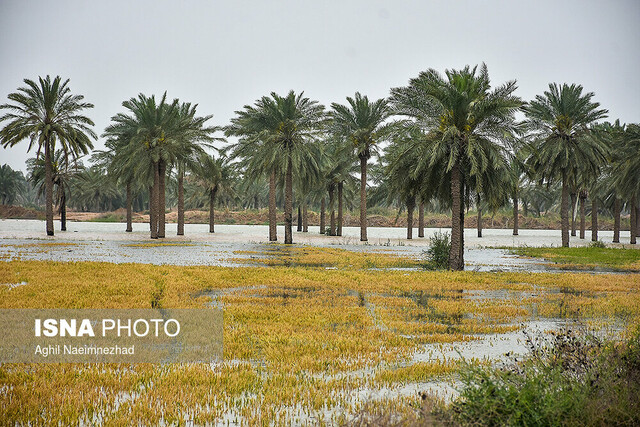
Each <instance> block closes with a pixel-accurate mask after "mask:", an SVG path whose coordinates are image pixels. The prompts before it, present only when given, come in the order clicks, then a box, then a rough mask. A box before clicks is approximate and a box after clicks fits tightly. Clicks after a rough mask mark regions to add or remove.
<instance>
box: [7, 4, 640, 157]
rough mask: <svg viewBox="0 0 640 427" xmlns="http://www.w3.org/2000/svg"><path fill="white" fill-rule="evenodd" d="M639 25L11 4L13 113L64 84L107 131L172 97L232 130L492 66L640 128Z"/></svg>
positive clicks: (371, 11) (496, 73)
mask: <svg viewBox="0 0 640 427" xmlns="http://www.w3.org/2000/svg"><path fill="white" fill-rule="evenodd" d="M639 23H640V1H639V0H626V1H623V0H619V1H618V0H608V1H604V0H603V1H589V0H576V1H558V0H555V1H540V0H538V1H529V2H524V1H517V0H505V1H494V0H484V1H481V0H475V1H455V0H449V1H447V0H441V1H436V0H430V1H401V0H396V1H374V0H358V1H355V0H354V1H349V0H342V1H319V0H315V1H303V0H295V1H267V0H262V1H243V0H229V1H207V2H205V1H158V0H153V1H139V0H127V1H112V0H110V1H102V2H99V1H86V0H83V1H65V0H56V1H29V0H0V54H1V55H0V57H1V58H2V59H1V65H0V103H5V102H6V101H7V98H6V96H7V94H9V93H10V92H14V91H15V90H16V89H17V88H18V87H19V86H22V80H23V79H24V78H31V79H37V77H38V76H45V75H47V74H51V75H52V76H55V75H60V76H62V77H64V78H70V79H71V82H70V87H71V90H72V91H73V92H74V93H78V94H82V95H84V96H85V99H86V100H87V101H88V102H91V103H93V104H94V105H95V108H94V109H92V110H89V111H87V114H88V115H89V116H90V117H91V118H92V119H93V121H94V122H95V123H96V128H95V130H96V133H98V134H101V133H102V131H103V130H104V128H105V126H106V125H107V124H108V123H109V120H110V118H111V116H113V115H114V114H116V113H118V112H121V111H123V108H122V107H121V103H122V101H124V100H126V99H129V98H131V97H135V96H136V95H137V94H138V93H140V92H142V93H144V94H147V95H151V94H157V95H161V94H162V93H163V92H164V91H165V90H166V91H168V95H169V97H170V98H175V97H177V98H180V100H182V101H189V102H192V103H197V104H199V107H198V112H199V113H200V114H201V115H205V114H213V115H214V118H213V123H214V124H217V125H225V124H227V122H228V121H229V119H230V118H231V117H232V116H233V113H234V111H235V110H238V109H241V108H242V107H243V105H246V104H252V103H253V102H254V101H255V100H256V99H257V98H259V97H261V96H263V95H267V94H268V93H269V92H271V91H275V92H278V93H280V94H284V93H286V92H287V91H288V90H290V89H294V90H296V91H301V90H304V91H305V94H306V95H307V96H309V97H310V98H312V99H317V100H319V101H320V102H322V103H323V104H325V105H328V104H329V103H331V102H334V101H337V102H341V103H343V102H345V97H346V96H349V95H350V96H353V94H354V93H355V92H356V91H360V92H361V93H363V94H366V95H368V96H369V97H373V98H380V97H385V96H388V94H389V89H390V88H391V87H396V86H402V85H405V84H406V83H407V82H408V80H409V78H411V77H415V76H416V75H417V74H418V72H420V71H422V70H426V69H427V68H435V69H437V70H440V71H444V70H445V69H447V68H461V67H463V66H464V65H466V64H471V65H475V64H478V63H480V62H483V61H484V62H486V64H487V66H488V68H489V75H490V77H491V80H492V82H493V83H494V84H501V83H503V82H505V81H506V80H511V79H516V80H517V81H518V86H519V89H518V92H517V93H518V95H519V96H521V97H522V98H524V99H525V100H529V99H531V98H533V97H534V96H535V95H536V94H539V93H542V92H543V91H544V90H545V89H546V88H547V86H548V84H549V83H550V82H558V83H563V82H567V83H574V82H575V83H580V84H582V85H583V86H584V87H585V89H586V90H587V91H593V92H595V94H596V96H595V100H597V101H599V102H600V103H601V104H602V106H603V107H605V108H607V109H609V111H610V115H609V117H610V119H616V118H619V119H620V120H621V121H623V122H640V85H639V84H638V74H639V73H640V55H639V52H640V50H639V49H638V48H639V45H640V25H639ZM95 146H96V148H102V146H103V145H102V140H101V139H99V140H98V141H97V142H96V143H95ZM26 148H27V144H26V143H24V144H20V145H18V146H16V147H15V148H13V149H6V150H3V149H1V148H0V164H2V163H9V164H10V165H11V167H13V168H17V169H21V170H25V165H24V161H25V160H26V159H27V158H28V157H31V156H33V155H35V153H33V152H32V153H29V154H27V153H26Z"/></svg>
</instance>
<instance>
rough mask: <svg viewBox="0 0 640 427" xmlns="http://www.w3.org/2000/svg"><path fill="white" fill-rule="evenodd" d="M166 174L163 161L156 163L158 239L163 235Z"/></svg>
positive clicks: (165, 165)
mask: <svg viewBox="0 0 640 427" xmlns="http://www.w3.org/2000/svg"><path fill="white" fill-rule="evenodd" d="M166 174H167V164H166V163H165V162H164V160H160V161H159V162H158V175H159V177H160V181H159V185H158V237H160V238H164V235H165V208H166V202H165V199H166V184H165V183H166Z"/></svg>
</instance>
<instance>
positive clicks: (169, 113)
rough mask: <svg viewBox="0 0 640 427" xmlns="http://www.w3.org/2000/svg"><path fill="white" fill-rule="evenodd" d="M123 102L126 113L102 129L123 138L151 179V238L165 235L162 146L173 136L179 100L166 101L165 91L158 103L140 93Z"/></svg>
mask: <svg viewBox="0 0 640 427" xmlns="http://www.w3.org/2000/svg"><path fill="white" fill-rule="evenodd" d="M122 106H123V107H125V108H126V109H127V110H129V113H130V114H129V115H127V114H123V113H118V114H116V115H115V116H113V117H112V118H111V122H112V123H111V124H110V125H109V126H107V128H106V129H105V131H104V136H106V137H108V138H124V139H125V140H126V141H129V142H128V144H125V147H126V151H127V153H128V156H130V158H131V159H135V160H134V162H135V163H136V165H137V168H138V169H139V171H144V176H145V178H147V179H146V181H148V182H151V181H152V182H153V185H151V186H150V188H149V193H150V194H149V225H150V234H151V238H152V239H157V238H158V237H164V181H165V174H166V166H167V163H168V162H169V161H170V156H169V154H168V152H167V151H166V150H165V149H164V148H165V146H166V144H167V142H168V140H170V138H172V137H174V136H175V130H176V128H177V126H176V121H177V117H178V114H177V112H178V109H179V104H178V100H177V99H174V100H173V102H172V103H170V104H169V103H168V102H167V94H166V92H165V94H164V95H163V96H162V98H161V100H160V102H159V103H157V102H156V99H155V96H151V97H147V96H145V95H143V94H139V95H138V97H137V98H131V99H129V100H128V101H124V102H123V103H122Z"/></svg>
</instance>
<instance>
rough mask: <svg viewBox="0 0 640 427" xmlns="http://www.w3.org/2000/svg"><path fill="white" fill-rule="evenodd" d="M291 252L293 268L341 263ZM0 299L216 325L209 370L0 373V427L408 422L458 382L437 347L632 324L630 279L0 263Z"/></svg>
mask: <svg viewBox="0 0 640 427" xmlns="http://www.w3.org/2000/svg"><path fill="white" fill-rule="evenodd" d="M287 249H289V248H287ZM290 249H291V250H292V254H291V255H290V256H291V257H292V259H301V260H303V261H305V260H306V261H308V260H309V259H313V258H315V257H320V258H323V261H322V264H324V263H327V262H328V261H327V259H330V260H332V261H330V262H331V263H339V262H340V259H341V258H346V257H345V256H344V254H343V256H341V255H340V251H339V250H334V249H330V250H326V251H325V250H315V249H316V248H314V250H312V251H308V250H307V249H308V248H304V247H302V248H295V247H294V248H290ZM278 250H280V248H278ZM377 255H378V254H376V256H377ZM359 256H360V254H355V255H354V256H353V258H352V259H351V260H350V262H352V263H354V264H352V265H353V266H356V265H360V264H358V262H359V261H358V260H359ZM379 256H380V257H383V256H384V255H383V254H379ZM305 257H308V258H305ZM392 262H396V261H392ZM303 263H304V262H303ZM364 263H365V264H366V262H364ZM333 266H334V267H335V266H336V265H335V264H334V265H333ZM88 277H91V278H92V280H90V281H89V280H87V278H88ZM16 283H19V284H20V285H21V286H11V285H12V284H16ZM0 284H3V285H0V307H1V308H12V307H14V308H17V307H19V308H45V307H55V308H98V307H99V308H148V307H152V306H153V307H164V308H188V307H206V306H207V305H209V304H216V305H217V306H222V307H223V309H224V319H225V323H224V361H223V362H222V363H221V364H217V365H213V366H211V365H204V364H188V365H179V364H178V365H175V364H174V365H145V364H140V365H124V364H109V365H105V364H77V365H68V364H66V365H65V364H59V365H54V364H32V365H24V364H4V365H2V366H1V367H0V390H2V392H0V423H2V424H5V423H14V422H18V423H20V422H24V423H26V422H29V421H31V422H36V423H47V424H51V423H53V424H56V423H62V424H69V423H78V422H86V423H91V422H110V423H115V424H131V423H133V424H138V423H145V424H155V423H160V422H165V423H179V422H183V421H188V420H191V421H193V422H195V423H196V424H203V423H207V422H222V423H226V420H229V421H230V422H235V420H238V422H240V420H242V422H244V423H247V424H255V423H267V424H269V423H276V424H282V423H296V422H298V423H301V422H306V421H305V420H310V419H320V420H325V421H330V422H335V423H339V422H348V421H349V420H350V419H351V417H352V416H353V415H352V414H357V413H359V412H360V411H362V410H364V409H365V408H366V407H374V408H377V409H382V408H384V410H385V411H387V412H391V411H399V412H400V413H403V414H405V415H408V414H412V413H415V408H416V407H419V405H420V404H421V397H420V396H418V395H417V394H415V392H402V391H401V390H403V389H404V390H406V389H407V387H409V390H412V388H411V387H413V389H415V390H420V389H423V388H426V385H425V384H426V383H428V382H430V381H446V380H448V379H451V378H455V377H456V376H457V373H458V372H460V368H461V365H460V362H459V361H458V360H456V357H450V356H438V351H439V350H438V349H439V348H440V347H439V346H442V345H444V344H445V343H452V342H458V343H464V342H475V341H478V342H481V341H482V339H483V337H488V336H491V334H510V333H518V332H517V331H519V330H520V329H521V328H522V327H523V322H526V321H527V320H529V319H535V318H554V319H566V320H567V321H571V322H574V321H580V322H583V323H585V324H591V325H594V326H596V325H601V326H602V325H611V324H613V325H625V326H627V325H628V328H629V330H630V328H633V327H634V325H638V324H640V276H638V275H590V274H570V273H565V274H562V275H557V274H535V275H533V274H522V273H501V274H495V273H474V272H425V271H410V272H408V271H372V270H366V269H358V268H350V267H345V268H342V267H341V268H340V269H338V270H331V269H329V270H328V269H326V268H303V267H284V266H278V267H271V268H264V267H263V268H259V267H246V268H222V267H179V266H155V265H145V264H110V263H96V262H73V263H59V262H49V261H11V262H3V263H0ZM5 285H9V286H5ZM622 334H623V336H624V335H625V334H626V330H623V331H622ZM429 354H431V356H427V355H429ZM420 355H422V356H420ZM425 357H426V358H425ZM479 357H480V356H479ZM485 363H486V362H482V361H480V360H478V361H476V362H473V365H474V366H477V365H478V364H485ZM45 378H46V380H44V379H45ZM376 396H377V397H376ZM318 417H319V418H318Z"/></svg>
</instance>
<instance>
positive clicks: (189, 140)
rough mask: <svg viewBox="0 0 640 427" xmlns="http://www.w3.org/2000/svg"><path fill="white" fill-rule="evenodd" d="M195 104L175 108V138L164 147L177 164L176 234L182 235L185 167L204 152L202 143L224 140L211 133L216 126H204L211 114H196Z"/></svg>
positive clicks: (195, 160)
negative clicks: (176, 128) (202, 115)
mask: <svg viewBox="0 0 640 427" xmlns="http://www.w3.org/2000/svg"><path fill="white" fill-rule="evenodd" d="M196 108H197V104H196V105H193V106H192V105H191V103H188V102H187V103H183V104H181V105H180V108H179V109H178V110H177V114H178V117H177V125H176V126H177V127H178V130H177V132H175V138H174V139H173V141H170V142H171V144H170V145H168V146H167V147H166V148H167V149H168V151H169V152H170V158H171V161H172V162H173V163H175V164H176V166H177V178H178V233H177V234H178V236H182V235H184V174H185V170H186V169H187V168H194V167H196V164H197V162H198V159H200V158H202V156H203V155H204V154H205V152H204V149H203V148H202V145H201V144H202V143H210V142H213V141H224V139H223V138H214V137H213V136H212V134H213V133H215V132H217V131H219V130H221V129H222V128H220V127H218V126H209V127H205V123H206V122H207V121H208V120H209V119H211V118H212V117H213V116H212V115H208V116H204V117H198V116H196Z"/></svg>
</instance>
